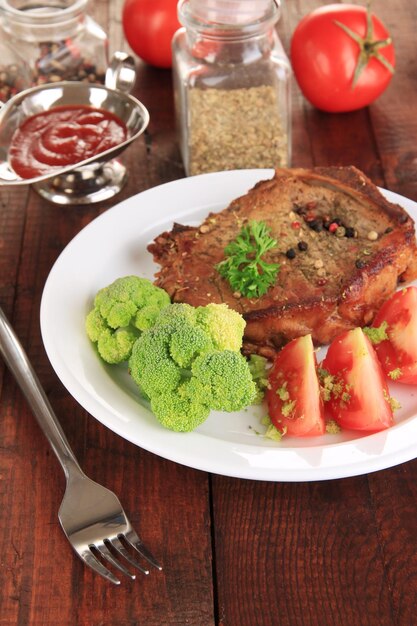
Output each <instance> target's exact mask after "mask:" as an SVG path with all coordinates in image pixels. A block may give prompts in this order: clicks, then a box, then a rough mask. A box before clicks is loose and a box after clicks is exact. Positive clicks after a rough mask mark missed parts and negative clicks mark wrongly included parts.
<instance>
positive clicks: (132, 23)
mask: <svg viewBox="0 0 417 626" xmlns="http://www.w3.org/2000/svg"><path fill="white" fill-rule="evenodd" d="M122 23H123V31H124V34H125V37H126V39H127V42H128V44H129V46H130V47H131V48H132V50H133V51H134V52H135V53H136V54H137V55H138V56H139V57H140V58H141V59H143V60H144V61H145V62H146V63H149V65H155V66H156V67H164V68H169V67H171V64H172V52H171V41H172V37H173V35H174V33H175V31H176V30H177V29H178V28H180V26H181V25H180V23H179V22H178V18H177V0H125V3H124V5H123V13H122Z"/></svg>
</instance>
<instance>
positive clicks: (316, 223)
mask: <svg viewBox="0 0 417 626" xmlns="http://www.w3.org/2000/svg"><path fill="white" fill-rule="evenodd" d="M307 223H308V225H309V226H310V228H311V230H314V231H315V232H316V233H320V232H321V231H322V230H323V220H322V219H320V218H315V219H313V220H310V221H309V222H307Z"/></svg>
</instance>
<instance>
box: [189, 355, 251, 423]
mask: <svg viewBox="0 0 417 626" xmlns="http://www.w3.org/2000/svg"><path fill="white" fill-rule="evenodd" d="M191 371H192V374H193V376H195V377H196V378H197V380H198V381H199V382H200V384H201V391H202V392H203V397H205V398H207V402H208V403H209V405H210V408H211V409H213V410H215V411H229V412H231V411H240V410H241V409H243V408H244V407H245V406H248V404H250V403H251V402H252V401H253V399H254V398H255V394H256V386H255V383H254V382H253V380H252V376H251V373H250V369H249V366H248V362H247V361H246V359H245V358H244V357H243V356H242V355H241V354H240V353H239V352H233V351H232V350H222V351H217V352H208V353H206V354H202V355H200V356H199V357H198V358H197V359H196V360H195V361H194V363H193V365H192V369H191Z"/></svg>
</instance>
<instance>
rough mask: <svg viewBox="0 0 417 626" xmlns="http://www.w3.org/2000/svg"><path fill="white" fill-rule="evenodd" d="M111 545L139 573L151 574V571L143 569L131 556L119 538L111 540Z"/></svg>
mask: <svg viewBox="0 0 417 626" xmlns="http://www.w3.org/2000/svg"><path fill="white" fill-rule="evenodd" d="M110 543H111V545H112V546H113V548H114V549H115V550H117V552H120V554H121V555H122V556H124V558H125V559H126V561H129V563H130V564H131V565H133V566H134V567H136V568H137V569H138V570H139V571H141V572H142V574H149V570H148V569H145V568H144V567H142V565H140V563H138V561H137V560H136V559H134V558H133V557H132V556H130V554H129V552H128V551H127V550H126V548H125V547H124V545H123V544H122V542H121V541H120V540H119V539H118V538H117V537H115V538H114V539H111V540H110Z"/></svg>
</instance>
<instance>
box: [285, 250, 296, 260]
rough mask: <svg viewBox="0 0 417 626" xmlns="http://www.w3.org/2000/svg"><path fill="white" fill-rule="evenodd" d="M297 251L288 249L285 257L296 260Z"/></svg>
mask: <svg viewBox="0 0 417 626" xmlns="http://www.w3.org/2000/svg"><path fill="white" fill-rule="evenodd" d="M295 254H296V253H295V250H294V248H288V250H287V252H286V253H285V256H286V257H287V259H295Z"/></svg>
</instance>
